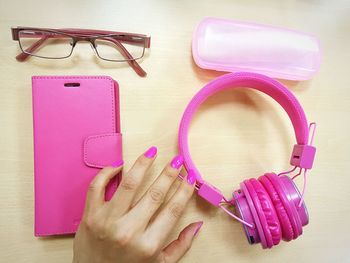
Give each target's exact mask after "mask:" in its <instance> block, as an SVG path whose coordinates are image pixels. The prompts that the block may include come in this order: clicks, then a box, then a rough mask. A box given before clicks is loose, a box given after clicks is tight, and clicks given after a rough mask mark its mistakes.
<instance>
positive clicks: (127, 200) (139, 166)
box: [110, 146, 157, 215]
mask: <svg viewBox="0 0 350 263" xmlns="http://www.w3.org/2000/svg"><path fill="white" fill-rule="evenodd" d="M156 155H157V148H156V147H154V146H152V147H150V148H149V149H148V150H147V151H146V152H145V153H144V154H143V155H141V156H139V157H138V158H137V160H136V162H135V163H134V165H133V166H132V168H131V169H130V170H129V171H128V172H127V174H126V175H125V176H124V177H123V178H122V180H121V182H120V185H119V187H118V190H117V191H116V193H115V194H114V196H113V198H112V200H111V202H110V205H111V206H113V207H114V209H113V210H112V211H113V213H114V214H115V215H123V214H124V213H125V212H126V211H128V210H129V208H130V205H131V203H132V201H133V199H134V197H135V194H136V192H137V189H138V188H139V186H140V185H141V183H142V181H143V179H144V176H145V174H146V172H147V170H148V169H149V168H150V167H151V165H152V164H153V161H154V160H155V158H156Z"/></svg>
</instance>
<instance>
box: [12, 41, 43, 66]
mask: <svg viewBox="0 0 350 263" xmlns="http://www.w3.org/2000/svg"><path fill="white" fill-rule="evenodd" d="M48 38H49V36H43V37H42V38H40V39H39V40H38V41H37V42H35V43H33V45H31V46H30V47H28V48H27V49H26V50H25V52H28V53H34V52H35V50H37V49H38V48H39V47H40V46H41V45H42V44H43V43H44V42H45V41H46V40H47V39H48ZM25 52H21V53H20V54H18V55H17V56H16V59H17V60H18V61H25V60H26V59H27V58H28V57H29V56H30V55H29V54H28V53H25Z"/></svg>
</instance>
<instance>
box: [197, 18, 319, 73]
mask: <svg viewBox="0 0 350 263" xmlns="http://www.w3.org/2000/svg"><path fill="white" fill-rule="evenodd" d="M192 55H193V59H194V61H195V62H196V64H197V65H198V66H199V67H201V68H204V69H212V70H217V71H226V72H237V71H249V72H254V73H260V74H264V75H267V76H269V77H272V78H280V79H289V80H307V79H310V78H311V77H312V76H313V75H315V74H316V73H317V72H318V70H319V68H320V64H321V48H320V44H319V41H318V39H317V38H316V37H314V36H312V35H309V34H305V33H302V32H297V31H294V30H290V29H285V28H280V27H274V26H268V25H260V24H255V23H247V22H239V21H233V20H228V19H221V18H213V17H207V18H205V19H203V20H202V21H201V22H200V23H199V25H198V26H197V28H196V30H195V32H194V34H193V39H192Z"/></svg>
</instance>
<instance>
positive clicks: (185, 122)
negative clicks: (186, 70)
mask: <svg viewBox="0 0 350 263" xmlns="http://www.w3.org/2000/svg"><path fill="white" fill-rule="evenodd" d="M237 87H248V88H252V89H256V90H259V91H261V92H263V93H265V94H267V95H269V96H271V97H272V98H273V99H275V100H276V101H277V102H278V103H279V104H280V105H281V106H282V107H283V108H284V110H285V111H286V112H287V114H288V116H289V118H290V120H291V121H292V124H293V127H294V131H295V137H296V140H297V144H295V145H294V148H293V151H292V156H291V159H290V164H291V165H292V166H293V169H291V170H290V171H287V172H282V173H280V174H278V175H277V174H275V173H266V174H264V175H262V176H260V177H259V178H258V179H255V178H252V179H247V180H244V181H243V182H242V183H240V189H238V190H235V191H234V192H233V197H232V199H231V200H227V199H226V198H225V197H224V196H223V194H222V193H221V192H220V190H218V189H217V188H215V187H214V186H212V185H210V184H209V183H208V182H206V181H205V180H204V179H203V178H202V176H201V174H200V173H199V171H198V170H197V168H196V166H195V164H194V163H193V161H192V158H191V155H190V152H189V148H188V130H189V126H190V122H191V120H192V117H193V115H194V113H195V112H196V110H197V109H198V108H199V106H200V105H201V104H202V103H203V102H204V101H205V100H206V99H207V98H208V97H209V96H211V95H213V94H215V93H217V92H219V91H222V90H225V89H228V88H237ZM312 127H313V132H312V136H311V140H310V142H309V141H308V140H309V133H310V130H311V128H312ZM315 128H316V124H315V123H311V124H310V125H309V126H308V123H307V120H306V117H305V113H304V111H303V109H302V107H301V105H300V104H299V102H298V101H297V99H296V98H295V96H294V95H293V94H292V93H291V92H290V91H289V90H288V89H287V88H286V87H285V86H283V85H282V84H281V83H279V82H278V81H276V80H274V79H271V78H269V77H266V76H264V75H260V74H255V73H248V72H240V73H230V74H226V75H224V76H221V77H219V78H217V79H215V80H213V81H211V82H210V83H208V84H207V85H206V86H205V87H203V88H202V89H201V90H200V91H199V92H198V93H197V94H196V95H195V96H194V97H193V98H192V100H191V102H190V103H189V104H188V106H187V108H186V110H185V112H184V114H183V117H182V120H181V123H180V128H179V138H178V139H179V149H180V153H181V154H182V155H183V157H184V163H185V168H186V170H187V171H192V172H193V173H194V174H195V176H196V188H197V190H198V195H199V196H201V197H202V198H204V199H205V200H207V201H208V202H209V203H211V204H213V205H214V206H217V207H220V208H222V209H223V210H224V211H225V212H226V213H228V214H229V215H230V216H232V217H233V218H235V219H237V220H238V221H239V222H241V223H242V224H243V228H244V230H245V234H246V236H247V238H248V241H249V243H250V244H255V243H261V244H262V247H263V248H271V247H272V246H274V245H277V244H279V242H280V241H281V239H283V240H285V241H290V240H292V239H296V238H297V237H298V236H300V235H301V234H302V232H303V230H302V227H303V226H305V225H307V224H308V222H309V217H308V213H307V210H306V207H305V204H304V199H303V197H304V193H305V189H306V172H307V170H308V169H311V168H312V164H313V161H314V157H315V153H316V148H315V147H313V146H312V142H313V137H314V132H315ZM297 168H299V173H297V174H296V175H295V176H293V177H292V178H290V177H289V176H286V175H287V174H290V173H292V172H294V171H295V170H296V169H297ZM302 172H303V174H304V187H303V191H302V194H300V193H299V191H298V189H297V187H296V185H295V184H294V182H293V179H294V178H296V177H297V176H299V175H300V174H301V173H302ZM227 204H231V205H234V206H235V208H236V213H237V214H238V215H235V214H233V213H231V212H230V211H229V210H228V209H227V208H226V207H225V205H227Z"/></svg>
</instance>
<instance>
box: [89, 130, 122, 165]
mask: <svg viewBox="0 0 350 263" xmlns="http://www.w3.org/2000/svg"><path fill="white" fill-rule="evenodd" d="M104 137H121V134H120V133H114V134H103V135H94V136H90V137H88V138H87V139H86V140H85V141H84V162H85V163H86V164H87V165H90V166H94V167H101V166H104V165H103V164H99V163H91V162H89V161H88V160H87V155H88V146H87V144H88V142H89V141H91V140H96V139H101V138H104Z"/></svg>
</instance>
